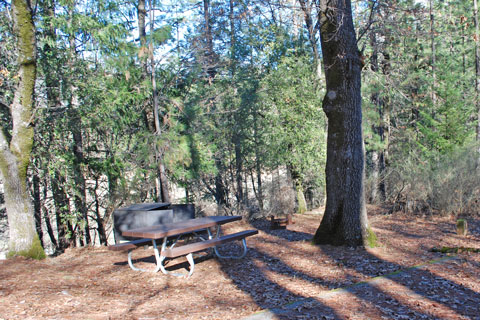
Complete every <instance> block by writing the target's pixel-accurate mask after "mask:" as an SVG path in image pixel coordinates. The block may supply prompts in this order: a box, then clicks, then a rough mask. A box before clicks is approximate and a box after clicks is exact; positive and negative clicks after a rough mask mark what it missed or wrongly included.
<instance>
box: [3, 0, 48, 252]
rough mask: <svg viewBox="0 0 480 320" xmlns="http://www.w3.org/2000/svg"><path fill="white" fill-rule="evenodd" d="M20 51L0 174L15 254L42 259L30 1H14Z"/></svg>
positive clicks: (11, 244) (34, 55)
mask: <svg viewBox="0 0 480 320" xmlns="http://www.w3.org/2000/svg"><path fill="white" fill-rule="evenodd" d="M12 14H13V20H14V28H15V33H16V35H17V50H18V66H19V69H18V79H19V80H18V85H17V88H16V91H15V95H14V99H13V102H12V105H11V106H10V112H11V116H12V121H13V130H12V138H11V140H10V141H8V140H7V136H6V135H5V133H4V131H3V130H0V172H1V178H2V180H3V183H4V193H5V207H6V209H7V216H8V226H9V231H10V240H9V249H10V254H12V255H24V256H29V257H32V258H37V259H41V258H44V257H45V252H44V250H43V248H42V246H41V244H40V240H39V238H38V235H37V233H36V230H35V220H34V212H33V207H32V202H31V198H30V194H29V192H28V188H27V168H28V165H29V163H30V154H31V151H32V145H33V126H32V125H31V121H32V120H31V119H32V113H33V112H32V111H33V93H34V88H35V78H36V43H35V27H34V25H33V20H32V10H31V8H30V5H29V1H22V0H14V1H12Z"/></svg>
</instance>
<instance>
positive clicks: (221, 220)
mask: <svg viewBox="0 0 480 320" xmlns="http://www.w3.org/2000/svg"><path fill="white" fill-rule="evenodd" d="M241 219H242V217H241V216H211V217H203V218H197V219H190V220H184V221H178V222H173V223H166V224H160V225H154V226H149V227H142V228H136V229H131V230H126V231H123V232H122V235H123V236H126V237H133V238H136V240H133V241H129V242H124V243H119V244H115V245H111V246H109V249H110V250H114V251H119V250H128V265H129V266H130V268H131V269H132V270H135V271H147V270H144V269H140V268H137V267H135V266H134V265H133V261H132V251H133V250H134V249H136V248H137V247H139V246H146V245H148V244H149V243H151V245H152V247H153V251H154V255H155V260H156V268H155V269H154V270H153V272H158V271H162V273H164V274H171V275H174V276H184V274H178V273H172V272H170V271H167V270H166V269H165V265H164V262H165V260H166V259H167V258H172V259H173V258H176V257H180V256H186V258H187V261H188V263H189V265H190V268H189V272H188V274H187V277H190V276H191V275H192V273H193V270H194V267H195V262H194V259H193V253H196V252H199V251H204V250H206V249H209V248H212V247H213V249H214V252H215V255H216V256H217V257H219V258H234V259H240V258H243V257H244V256H245V254H246V253H247V243H246V240H245V238H246V237H249V236H252V235H255V234H257V233H258V230H245V231H241V232H237V233H233V234H228V235H220V226H221V225H224V224H226V223H230V222H234V221H238V220H241ZM210 228H213V229H214V231H213V232H212V230H211V229H210ZM185 237H190V238H195V240H196V241H195V242H192V243H187V244H183V245H180V242H179V240H181V239H182V238H185ZM235 240H239V241H241V242H242V246H243V250H242V252H241V253H240V254H239V255H233V256H226V255H222V254H220V253H219V252H218V250H217V245H220V244H223V243H227V242H230V241H235ZM157 243H161V247H160V249H159V248H158V245H157Z"/></svg>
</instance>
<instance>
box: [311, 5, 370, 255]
mask: <svg viewBox="0 0 480 320" xmlns="http://www.w3.org/2000/svg"><path fill="white" fill-rule="evenodd" d="M320 10H321V11H322V20H323V21H322V28H321V43H322V53H323V57H324V66H325V76H326V84H327V93H326V95H325V98H324V100H323V110H324V112H325V114H326V115H327V118H328V138H327V166H326V170H325V171H326V180H327V181H326V182H327V204H326V208H325V214H324V216H323V219H322V222H321V224H320V226H319V228H318V230H317V232H316V233H315V236H314V242H315V243H316V244H333V245H349V246H361V245H364V244H366V239H367V214H366V209H365V197H364V150H363V137H362V108H361V94H360V87H361V79H360V76H361V68H362V62H361V57H360V53H359V51H358V48H357V43H356V35H355V29H354V26H353V21H352V8H351V2H350V1H349V0H347V1H345V0H334V1H328V3H327V1H326V0H323V1H322V2H321V7H320Z"/></svg>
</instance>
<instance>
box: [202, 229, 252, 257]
mask: <svg viewBox="0 0 480 320" xmlns="http://www.w3.org/2000/svg"><path fill="white" fill-rule="evenodd" d="M207 232H208V239H213V236H212V232H211V231H210V229H208V228H207ZM219 234H220V226H217V231H216V232H215V238H218V235H219ZM242 245H243V251H242V253H241V254H240V255H239V256H224V255H222V254H220V253H219V252H218V249H217V246H214V247H213V250H214V251H215V254H216V255H217V257H219V258H221V259H241V258H243V257H245V255H246V254H247V241H246V240H245V238H243V239H242Z"/></svg>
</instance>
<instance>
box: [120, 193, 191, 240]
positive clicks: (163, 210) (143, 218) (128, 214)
mask: <svg viewBox="0 0 480 320" xmlns="http://www.w3.org/2000/svg"><path fill="white" fill-rule="evenodd" d="M194 218H195V206H194V205H193V204H170V203H162V202H157V203H136V204H132V205H130V206H128V207H123V208H118V209H116V210H115V211H113V233H114V236H115V243H119V242H120V241H122V240H133V239H132V238H130V237H123V236H122V232H123V231H125V230H129V229H135V228H141V227H148V226H153V225H157V224H165V223H170V222H177V221H183V220H188V219H194Z"/></svg>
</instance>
